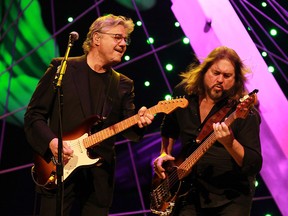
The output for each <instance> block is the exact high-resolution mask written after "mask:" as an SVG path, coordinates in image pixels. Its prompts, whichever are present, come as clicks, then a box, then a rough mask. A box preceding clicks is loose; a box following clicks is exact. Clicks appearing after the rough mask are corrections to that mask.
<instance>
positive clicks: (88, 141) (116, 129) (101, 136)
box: [83, 105, 159, 148]
mask: <svg viewBox="0 0 288 216" xmlns="http://www.w3.org/2000/svg"><path fill="white" fill-rule="evenodd" d="M147 111H148V113H150V114H152V115H154V114H156V113H158V112H159V110H158V106H157V105H155V106H153V107H151V108H149V109H148V110H147ZM139 119H140V117H139V115H138V114H136V115H134V116H131V117H129V118H127V119H125V120H123V121H121V122H118V123H116V124H114V125H112V126H110V127H107V128H105V129H103V130H101V131H99V132H97V133H95V134H92V135H91V136H89V137H87V138H85V139H84V140H83V143H84V146H85V148H89V147H92V146H93V145H96V144H98V143H100V142H102V141H103V140H105V139H108V138H110V137H112V136H114V135H116V134H118V133H120V132H122V131H124V130H126V129H128V128H129V127H131V126H133V125H135V124H136V123H137V122H138V121H139Z"/></svg>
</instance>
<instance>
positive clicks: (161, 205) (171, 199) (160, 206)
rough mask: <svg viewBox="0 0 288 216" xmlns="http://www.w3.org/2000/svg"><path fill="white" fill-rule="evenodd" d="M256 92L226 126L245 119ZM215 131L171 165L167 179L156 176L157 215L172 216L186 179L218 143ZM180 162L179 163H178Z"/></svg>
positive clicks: (152, 201) (152, 197)
mask: <svg viewBox="0 0 288 216" xmlns="http://www.w3.org/2000/svg"><path fill="white" fill-rule="evenodd" d="M257 92H258V90H254V91H253V92H251V93H249V94H248V95H246V96H244V97H243V98H241V99H240V102H239V104H238V105H237V107H236V110H235V111H234V112H233V113H231V114H230V115H229V116H228V118H226V119H225V121H224V122H225V124H226V125H227V126H230V125H231V124H232V123H233V122H234V120H235V119H237V118H243V119H245V118H246V117H247V115H248V113H249V111H250V109H251V107H252V106H253V104H254V102H255V100H256V99H255V97H256V93H257ZM215 137H216V136H215V133H214V131H213V132H212V133H211V134H210V135H209V136H207V138H206V139H205V140H204V141H203V142H202V143H201V144H200V145H199V146H198V147H197V149H196V150H195V151H194V152H193V153H192V154H190V155H189V156H188V157H187V158H184V159H182V158H181V161H179V160H178V159H176V160H175V161H176V163H175V164H174V166H172V165H171V164H170V166H169V165H168V166H167V167H166V166H165V165H167V164H163V166H164V168H165V170H166V178H165V179H161V178H159V177H158V176H157V175H156V174H155V175H154V177H153V179H152V189H151V192H150V210H151V212H152V213H154V214H156V215H161V216H164V215H166V216H167V215H170V214H171V213H172V211H173V210H174V209H173V208H174V206H175V204H176V202H177V201H178V199H179V197H181V196H183V195H185V194H186V193H187V190H183V185H184V181H185V180H184V178H185V177H186V176H187V175H188V174H189V173H190V172H191V170H192V167H193V166H194V165H195V163H196V162H197V161H198V160H199V159H200V158H201V157H202V156H203V155H204V154H205V153H206V152H207V150H208V149H209V148H210V147H211V146H212V145H213V144H214V143H215V142H216V138H215ZM177 161H178V163H177Z"/></svg>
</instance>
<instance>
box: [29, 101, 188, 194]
mask: <svg viewBox="0 0 288 216" xmlns="http://www.w3.org/2000/svg"><path fill="white" fill-rule="evenodd" d="M187 106H188V101H187V99H186V98H178V99H172V100H164V101H160V102H158V104H157V105H155V106H153V107H151V108H149V109H148V112H149V113H150V114H152V115H155V114H157V113H166V114H168V113H170V112H172V111H173V110H175V109H176V108H178V107H180V108H184V107H187ZM139 119H140V118H139V116H138V114H136V115H134V116H131V117H129V118H127V119H125V120H123V121H121V122H118V123H116V124H114V125H112V126H110V127H108V128H106V129H103V130H101V131H98V132H96V133H94V134H92V135H89V131H90V129H91V127H92V126H93V125H94V123H95V121H97V120H99V119H98V117H91V118H89V119H87V120H86V121H84V122H83V124H81V125H80V127H79V128H77V129H76V130H73V132H71V133H70V134H68V135H65V136H63V140H64V141H66V142H67V143H68V145H69V146H70V147H71V149H72V150H73V157H72V158H71V159H70V160H69V161H68V162H67V163H66V164H65V165H63V178H62V179H63V181H65V180H66V179H67V178H68V177H69V176H70V174H72V173H73V171H74V170H75V169H77V168H78V167H82V166H89V165H93V164H96V163H97V162H98V161H99V160H100V158H92V157H89V154H88V152H87V149H88V148H91V147H94V146H96V145H99V144H100V143H101V142H102V141H104V140H105V139H108V138H110V137H112V136H114V135H116V134H118V133H120V132H122V131H124V130H126V129H128V128H129V127H131V126H133V125H135V124H137V122H138V120H139ZM56 164H57V160H56V159H55V158H54V157H52V158H51V159H50V160H48V161H47V160H45V159H44V158H43V157H41V156H40V155H38V154H35V157H34V166H33V167H32V170H31V171H32V178H33V180H34V182H35V183H36V184H37V185H39V186H42V187H45V188H46V189H53V188H55V187H56V186H57V175H56Z"/></svg>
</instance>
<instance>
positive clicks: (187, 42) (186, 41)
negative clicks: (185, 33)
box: [182, 37, 190, 44]
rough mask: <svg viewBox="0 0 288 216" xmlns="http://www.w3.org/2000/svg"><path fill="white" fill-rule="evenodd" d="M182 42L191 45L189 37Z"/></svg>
mask: <svg viewBox="0 0 288 216" xmlns="http://www.w3.org/2000/svg"><path fill="white" fill-rule="evenodd" d="M182 41H183V43H184V44H189V43H190V40H189V38H187V37H184V38H183V40H182Z"/></svg>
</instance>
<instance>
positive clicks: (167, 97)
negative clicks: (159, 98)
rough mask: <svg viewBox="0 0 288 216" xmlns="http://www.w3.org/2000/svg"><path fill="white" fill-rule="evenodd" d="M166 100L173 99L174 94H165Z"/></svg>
mask: <svg viewBox="0 0 288 216" xmlns="http://www.w3.org/2000/svg"><path fill="white" fill-rule="evenodd" d="M164 98H165V100H171V99H172V96H171V95H170V94H166V95H165V96H164Z"/></svg>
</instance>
